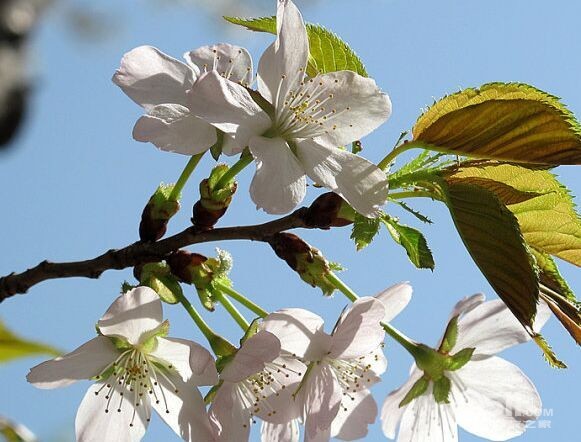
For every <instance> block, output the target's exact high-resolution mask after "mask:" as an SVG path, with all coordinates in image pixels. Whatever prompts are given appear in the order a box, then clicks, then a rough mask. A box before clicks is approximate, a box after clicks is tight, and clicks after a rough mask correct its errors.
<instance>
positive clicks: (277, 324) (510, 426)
mask: <svg viewBox="0 0 581 442" xmlns="http://www.w3.org/2000/svg"><path fill="white" fill-rule="evenodd" d="M410 297H411V287H410V286H409V285H408V284H407V283H402V284H398V285H396V286H393V287H391V288H389V289H387V290H385V291H383V292H382V293H380V294H378V295H377V296H375V297H365V298H360V299H358V300H357V301H355V302H354V303H353V305H352V306H351V307H349V308H347V309H346V310H345V311H344V312H343V313H342V314H341V316H340V318H339V319H338V321H337V323H336V324H335V326H334V327H333V331H332V332H331V333H330V334H327V333H326V332H325V331H324V323H323V319H322V318H321V317H319V316H318V315H316V314H314V313H312V312H310V311H307V310H304V309H298V308H287V309H282V310H279V311H276V312H273V313H271V314H269V315H268V316H267V317H266V318H264V319H263V320H262V321H260V323H259V325H258V327H257V328H256V329H255V330H253V331H252V333H249V334H247V336H245V338H244V339H243V341H242V343H241V345H240V348H239V349H237V350H236V351H235V353H233V354H231V355H229V356H228V357H226V358H222V360H219V362H218V363H216V361H215V359H214V357H213V356H212V354H211V353H210V352H209V351H208V350H206V349H205V348H204V347H202V346H201V345H199V344H197V343H195V342H192V341H189V340H185V339H176V338H169V337H168V336H167V335H168V331H169V323H168V322H167V321H163V315H162V304H161V301H160V299H159V297H158V295H157V294H156V293H155V292H154V291H153V290H152V289H150V288H148V287H139V288H136V289H132V290H130V291H128V292H126V293H124V294H122V295H120V296H119V297H118V298H117V299H116V300H115V302H114V303H113V304H112V305H111V307H109V309H108V310H107V312H106V313H105V314H104V315H103V317H102V318H101V319H100V320H99V321H98V323H97V330H98V336H97V337H96V338H94V339H92V340H90V341H89V342H87V343H85V344H83V345H82V346H80V347H79V348H77V349H76V350H74V351H73V352H71V353H69V354H66V355H64V356H62V357H58V358H56V359H54V360H51V361H47V362H44V363H42V364H40V365H38V366H36V367H34V368H32V369H31V371H30V373H29V375H28V381H29V382H31V383H32V384H34V385H35V386H37V387H39V388H56V387H63V386H66V385H69V384H71V383H74V382H76V381H79V380H82V379H91V380H94V381H95V384H94V385H93V386H91V387H90V388H89V389H88V391H87V393H86V395H85V397H84V398H83V400H82V402H81V405H80V407H79V410H78V412H77V418H76V434H77V440H79V441H100V440H119V441H138V440H140V439H141V438H142V437H143V435H144V434H145V431H146V429H147V426H148V424H149V422H150V420H151V416H152V409H153V410H155V411H156V412H157V414H158V415H159V416H160V417H161V418H162V419H163V420H164V421H165V422H166V423H167V424H168V425H169V426H170V427H171V428H172V429H173V430H174V431H175V433H176V434H177V435H178V436H180V437H181V438H182V439H183V440H186V441H204V442H206V441H207V442H210V441H244V440H248V439H249V435H250V428H251V426H252V424H253V423H256V419H257V418H259V419H261V420H262V421H263V424H262V428H261V433H262V440H263V441H265V442H266V441H289V442H290V441H298V440H299V434H300V433H299V431H300V430H299V426H300V425H304V427H305V440H307V441H324V440H329V439H330V438H331V437H335V438H338V439H341V440H355V439H359V438H362V437H365V435H366V434H367V431H368V428H367V427H368V425H370V424H372V423H373V422H374V421H375V419H376V417H377V414H378V409H377V405H376V403H375V400H374V399H373V397H372V395H371V392H370V387H372V386H373V385H374V384H376V383H377V382H379V381H380V380H381V378H380V376H381V375H382V374H383V373H384V371H385V370H386V368H387V360H386V358H385V356H384V352H383V341H384V329H383V328H382V324H383V326H387V323H388V322H389V321H391V320H392V319H393V318H394V317H395V316H396V315H397V314H398V313H399V312H400V311H401V310H402V309H403V308H404V307H405V306H406V305H407V303H408V302H409V300H410ZM541 311H542V315H540V317H539V318H538V322H537V323H538V324H539V326H540V325H542V323H543V322H544V321H545V320H546V319H547V318H548V314H547V309H541ZM452 317H453V318H456V319H458V318H460V319H458V323H457V325H458V339H457V342H456V343H455V344H454V345H453V346H452V347H451V348H450V349H449V352H452V351H453V350H456V349H460V348H471V349H472V350H473V353H471V357H470V358H469V360H468V361H466V362H465V364H464V365H463V366H462V367H460V368H459V369H457V368H454V367H449V369H447V370H445V372H444V374H445V376H447V377H448V378H449V379H450V380H451V389H450V392H449V393H450V394H449V400H446V401H445V402H442V401H438V399H437V397H436V395H434V394H432V393H433V392H432V386H431V385H430V386H429V387H428V388H427V389H424V391H423V392H420V394H418V395H417V397H414V398H413V399H412V400H408V401H407V403H406V404H405V405H403V406H402V404H403V400H404V398H405V397H406V396H409V395H410V392H413V391H414V388H415V387H414V384H417V382H418V380H419V379H423V378H426V377H427V378H429V377H430V376H431V371H430V369H429V367H425V368H424V369H425V372H424V371H422V370H421V369H419V368H418V367H413V368H412V372H411V374H410V379H409V380H408V381H407V382H406V383H405V384H404V385H403V386H402V387H401V388H399V389H398V390H396V391H394V392H392V393H391V394H390V395H389V396H388V397H387V398H386V400H385V402H384V404H383V407H382V410H381V420H382V422H383V431H384V433H385V435H386V436H387V437H389V438H393V437H394V436H395V434H396V428H397V427H398V424H399V436H398V441H408V440H409V441H422V440H430V441H433V440H442V441H447V440H456V439H457V427H456V425H457V424H456V422H457V423H458V425H461V426H463V427H464V428H465V429H467V430H468V431H471V432H473V433H475V434H477V435H480V436H483V437H487V438H490V439H492V440H506V439H508V438H511V437H514V436H516V435H519V434H521V433H522V432H523V431H524V429H525V424H526V421H527V420H530V419H536V417H538V415H539V414H540V406H541V405H540V399H539V396H538V393H537V392H536V390H535V388H534V386H533V385H532V383H531V382H530V381H529V380H528V378H526V376H525V375H524V374H523V373H522V372H521V371H520V369H518V368H517V367H516V366H514V365H512V364H510V363H509V362H507V361H505V360H504V359H501V358H499V357H497V356H495V354H496V353H497V352H499V351H502V350H504V349H505V348H508V347H510V346H512V345H515V344H518V343H520V342H524V341H526V340H527V339H528V335H527V334H526V333H524V331H523V330H522V328H521V327H520V325H519V324H518V321H516V319H514V317H513V316H512V315H511V314H510V312H509V311H508V309H507V308H506V306H504V304H502V303H501V302H500V301H489V302H484V296H483V295H475V296H473V297H470V298H467V299H465V300H462V301H461V302H460V303H458V305H457V306H456V308H455V310H454V312H453V313H452ZM216 367H218V370H217V368H216ZM432 382H433V379H432V378H429V380H428V383H432ZM200 386H212V389H211V390H210V392H209V393H208V395H207V396H206V402H208V401H209V402H211V405H210V407H209V410H206V405H205V401H204V399H203V398H202V395H201V393H200V391H199V389H198V387H200ZM434 386H435V382H434ZM509 411H510V413H509Z"/></svg>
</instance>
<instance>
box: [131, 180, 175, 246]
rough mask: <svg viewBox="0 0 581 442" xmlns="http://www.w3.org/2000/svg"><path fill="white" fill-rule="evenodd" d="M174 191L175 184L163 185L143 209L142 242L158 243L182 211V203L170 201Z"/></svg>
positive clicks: (140, 230) (140, 231)
mask: <svg viewBox="0 0 581 442" xmlns="http://www.w3.org/2000/svg"><path fill="white" fill-rule="evenodd" d="M172 190H173V184H170V185H164V184H161V185H160V186H159V187H158V188H157V190H156V191H155V193H154V194H153V195H152V196H151V198H150V199H149V201H148V203H147V205H146V206H145V208H144V209H143V213H142V214H141V222H140V223H139V238H141V240H142V241H157V240H158V239H160V238H161V237H163V235H165V232H166V230H167V223H168V221H169V220H170V218H171V217H172V216H174V215H175V214H176V213H177V212H178V210H180V203H179V202H178V201H176V200H172V199H170V196H171V192H172Z"/></svg>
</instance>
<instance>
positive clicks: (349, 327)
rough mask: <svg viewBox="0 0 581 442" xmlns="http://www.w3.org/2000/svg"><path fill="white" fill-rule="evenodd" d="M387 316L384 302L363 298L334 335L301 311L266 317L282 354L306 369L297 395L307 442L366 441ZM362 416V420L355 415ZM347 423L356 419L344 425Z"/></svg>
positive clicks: (383, 366) (265, 324)
mask: <svg viewBox="0 0 581 442" xmlns="http://www.w3.org/2000/svg"><path fill="white" fill-rule="evenodd" d="M384 316H385V309H384V307H383V305H382V303H381V302H379V301H377V300H376V299H374V298H361V299H359V300H357V301H356V302H354V303H353V305H352V306H351V307H350V308H349V309H348V310H346V311H345V312H344V313H343V314H342V315H341V317H340V318H339V321H338V322H337V324H336V326H335V329H334V330H333V333H332V334H331V335H328V334H326V333H325V332H324V331H323V319H322V318H320V317H319V316H317V315H315V314H314V313H311V312H309V311H307V310H303V309H296V308H294V309H284V310H279V311H277V312H274V313H271V314H270V315H268V316H267V317H266V318H265V320H264V322H263V328H264V329H265V330H268V331H270V332H271V333H273V334H274V335H276V336H277V337H278V338H279V339H280V341H281V345H282V350H283V351H284V352H286V353H288V354H291V355H293V356H294V357H297V358H300V359H301V360H302V361H304V362H305V363H307V364H308V369H307V373H306V374H305V377H304V379H303V381H302V382H301V385H300V387H299V389H298V391H297V392H295V398H296V401H298V405H299V408H300V409H301V410H302V416H301V417H302V421H303V422H304V423H305V427H306V436H305V437H306V440H315V438H325V437H326V438H327V439H328V437H329V436H330V434H331V432H333V433H334V434H335V435H336V436H337V437H343V438H347V439H350V437H348V436H342V432H346V433H348V434H357V435H358V436H357V437H362V436H364V435H365V434H366V433H367V424H369V423H371V422H373V420H374V419H375V415H376V414H377V409H376V406H375V401H374V400H373V398H372V397H371V396H370V394H369V392H368V391H367V388H368V387H369V386H371V385H372V384H374V383H376V382H378V381H379V380H380V379H379V375H381V373H383V372H384V371H385V369H386V366H387V361H386V359H385V357H384V355H383V352H382V350H381V346H382V343H383V337H384V331H383V329H382V328H381V326H380V325H379V322H380V321H381V320H383V318H384ZM360 411H363V414H362V416H361V418H360V419H358V418H356V417H355V415H353V413H354V412H355V413H359V412H360ZM349 417H353V419H352V420H351V421H350V422H349V425H347V424H346V420H347V419H348V418H349Z"/></svg>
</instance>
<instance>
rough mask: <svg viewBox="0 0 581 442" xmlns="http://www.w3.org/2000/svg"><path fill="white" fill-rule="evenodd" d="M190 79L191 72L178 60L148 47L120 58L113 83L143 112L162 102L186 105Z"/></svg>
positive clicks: (192, 73) (192, 77) (192, 79)
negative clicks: (142, 108) (119, 64)
mask: <svg viewBox="0 0 581 442" xmlns="http://www.w3.org/2000/svg"><path fill="white" fill-rule="evenodd" d="M194 78H195V73H194V72H193V71H192V69H191V68H190V67H189V66H187V65H186V64H184V63H182V62H181V61H178V60H176V59H175V58H173V57H170V56H169V55H166V54H164V53H163V52H161V51H160V50H159V49H157V48H154V47H152V46H139V47H138V48H135V49H133V50H131V51H129V52H128V53H126V54H125V55H124V56H123V58H122V59H121V66H120V67H119V69H117V71H116V72H115V74H114V75H113V82H114V83H115V84H116V85H117V86H119V87H120V88H121V89H122V90H123V92H125V93H126V94H127V95H128V96H129V98H131V99H132V100H133V101H135V102H136V103H137V104H139V105H140V106H143V107H145V108H146V109H147V108H150V107H153V106H155V105H157V104H163V103H176V104H181V105H183V106H186V105H187V101H186V92H187V91H188V89H190V88H191V87H192V84H193V82H194Z"/></svg>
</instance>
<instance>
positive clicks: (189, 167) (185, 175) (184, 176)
mask: <svg viewBox="0 0 581 442" xmlns="http://www.w3.org/2000/svg"><path fill="white" fill-rule="evenodd" d="M204 153H205V152H202V153H199V154H197V155H194V156H192V157H191V158H190V161H188V164H186V167H184V170H183V171H182V173H181V175H180V177H179V178H178V181H177V183H175V185H174V186H173V189H172V191H171V194H170V195H169V200H170V201H177V200H178V199H179V197H180V193H181V192H182V189H183V188H184V186H185V185H186V183H187V182H188V179H189V178H190V176H191V175H192V172H193V171H194V169H195V168H196V166H197V165H198V163H199V162H200V160H201V159H202V157H203V156H204Z"/></svg>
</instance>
